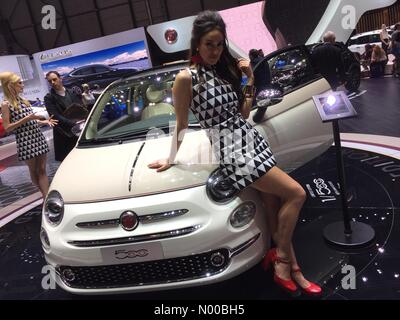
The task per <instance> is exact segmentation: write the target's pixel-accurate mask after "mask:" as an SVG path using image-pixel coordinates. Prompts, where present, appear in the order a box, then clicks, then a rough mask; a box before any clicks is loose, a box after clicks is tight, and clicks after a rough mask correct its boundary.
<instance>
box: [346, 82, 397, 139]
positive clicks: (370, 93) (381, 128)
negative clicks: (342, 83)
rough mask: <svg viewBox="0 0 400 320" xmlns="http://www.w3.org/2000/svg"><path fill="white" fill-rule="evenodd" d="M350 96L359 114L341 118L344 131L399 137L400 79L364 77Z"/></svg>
mask: <svg viewBox="0 0 400 320" xmlns="http://www.w3.org/2000/svg"><path fill="white" fill-rule="evenodd" d="M339 90H343V88H342V87H339ZM350 98H351V96H350ZM351 99H352V100H351V102H352V103H353V105H354V108H355V109H356V111H357V113H358V116H357V118H353V119H347V120H343V121H341V123H340V131H341V132H351V133H364V134H376V135H383V136H392V137H400V125H399V119H400V79H396V78H393V77H385V78H374V79H366V80H363V81H362V82H361V85H360V89H359V91H358V92H357V93H356V94H355V95H354V97H353V98H351Z"/></svg>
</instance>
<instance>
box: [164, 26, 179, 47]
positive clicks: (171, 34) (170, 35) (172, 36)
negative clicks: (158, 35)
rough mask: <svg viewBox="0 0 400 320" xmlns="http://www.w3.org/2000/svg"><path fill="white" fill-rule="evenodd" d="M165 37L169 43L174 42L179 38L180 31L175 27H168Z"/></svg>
mask: <svg viewBox="0 0 400 320" xmlns="http://www.w3.org/2000/svg"><path fill="white" fill-rule="evenodd" d="M164 37H165V40H167V43H168V44H174V43H175V42H176V41H177V40H178V32H176V30H175V29H168V30H167V31H165V33H164Z"/></svg>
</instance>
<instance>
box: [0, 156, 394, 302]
mask: <svg viewBox="0 0 400 320" xmlns="http://www.w3.org/2000/svg"><path fill="white" fill-rule="evenodd" d="M343 156H344V161H345V165H346V174H347V185H348V199H349V207H350V213H351V215H352V217H353V218H355V219H357V220H358V221H361V222H365V223H367V224H369V225H371V226H372V227H373V228H374V230H375V232H376V240H375V241H374V243H373V244H372V245H371V246H369V247H367V248H363V249H357V250H353V251H351V252H344V251H341V250H338V249H336V248H332V247H330V246H329V245H327V244H326V243H325V241H324V240H323V237H322V232H323V229H324V227H325V226H326V225H328V224H329V223H331V222H333V221H338V220H341V210H340V201H339V198H338V194H337V186H338V183H337V181H338V180H337V176H336V163H335V153H334V148H331V149H329V150H328V151H327V152H326V153H325V154H323V155H322V156H321V157H319V158H317V159H315V160H314V161H312V162H310V163H308V164H307V165H306V166H304V167H302V168H299V169H298V170H296V171H295V172H294V173H293V176H294V177H295V178H296V179H297V180H298V181H300V182H301V184H302V185H303V187H304V188H305V189H306V190H307V191H308V199H307V202H306V204H305V206H304V208H303V210H302V212H301V217H300V219H299V223H298V226H297V228H296V231H295V235H294V245H295V249H296V251H297V254H298V257H299V260H300V263H301V265H302V267H303V270H304V272H305V274H306V275H307V276H308V277H309V278H310V279H311V280H313V281H316V282H318V283H320V284H321V285H322V286H323V289H324V294H323V296H322V297H320V298H319V299H325V300H333V299H338V300H343V299H374V300H375V299H400V221H399V217H400V179H399V178H400V161H398V160H395V159H391V158H387V157H384V156H382V155H376V154H374V153H371V152H366V151H359V150H354V149H348V148H344V149H343ZM391 161H393V162H392V163H391V165H392V167H389V165H383V164H384V163H386V162H391ZM379 164H381V165H379ZM396 168H397V169H396ZM40 219H41V217H40V210H39V208H35V209H33V210H31V211H30V212H28V213H26V214H25V215H23V216H21V217H19V218H17V219H16V220H14V221H12V222H10V223H9V224H7V225H6V226H5V227H3V228H2V229H0V299H94V298H95V299H103V298H107V299H134V300H141V299H146V300H147V299H152V300H153V299H156V300H169V299H179V300H185V299H191V300H204V299H207V300H210V299H211V300H213V299H218V300H219V299H241V300H247V299H256V300H260V299H261V300H274V299H310V298H309V297H306V296H303V295H300V296H298V297H289V296H288V295H287V294H286V293H284V292H282V291H280V290H279V288H277V287H276V286H275V284H274V283H273V281H272V277H271V274H269V273H265V272H263V270H262V269H261V267H260V265H257V266H255V267H254V268H252V269H251V270H249V271H248V272H245V273H243V274H242V275H240V276H238V277H236V278H234V279H231V280H228V281H225V282H222V283H218V284H215V285H209V286H203V287H195V288H189V289H181V290H170V291H161V292H152V293H140V294H128V295H113V296H77V295H71V294H69V293H67V292H64V291H63V290H61V289H59V288H58V287H57V288H56V289H54V290H52V289H48V290H44V289H43V288H42V279H43V277H44V274H42V273H41V271H42V268H43V267H44V266H45V260H44V258H43V254H42V250H41V244H40V240H39V230H40ZM345 265H348V266H353V267H354V271H355V274H354V275H355V278H353V279H355V281H354V282H352V280H351V276H352V274H351V273H349V271H346V272H344V271H345V270H344V269H342V267H343V266H345ZM342 270H343V272H344V273H342ZM346 276H348V277H347V278H345V277H346ZM342 280H343V282H344V285H345V286H346V285H347V286H349V285H350V288H349V289H347V290H345V289H344V288H343V287H342ZM313 299H315V298H313Z"/></svg>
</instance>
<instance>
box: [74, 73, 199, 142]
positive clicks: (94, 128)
mask: <svg viewBox="0 0 400 320" xmlns="http://www.w3.org/2000/svg"><path fill="white" fill-rule="evenodd" d="M182 69H183V67H181V68H178V67H174V68H172V67H165V68H162V69H157V70H153V71H148V72H144V73H141V74H140V75H137V76H134V77H132V78H129V79H127V80H120V81H118V82H117V83H114V84H112V85H111V86H110V87H108V88H107V89H106V91H105V92H104V93H103V95H102V96H101V97H100V100H99V101H98V103H97V104H96V106H95V110H94V111H93V112H92V113H91V115H90V118H89V119H88V120H87V125H86V126H85V131H84V132H83V134H82V137H81V139H80V143H81V144H87V143H95V142H96V143H97V142H113V141H120V140H121V139H135V138H137V139H142V138H145V137H146V136H147V134H148V133H149V131H150V130H152V131H151V132H160V130H163V131H164V132H165V133H168V132H169V131H170V130H169V129H170V127H171V128H173V126H174V122H175V121H176V116H175V110H174V106H173V102H172V87H173V84H174V80H175V77H176V75H177V74H178V72H179V71H180V70H182ZM189 125H190V126H191V127H193V126H195V127H196V126H198V125H197V120H196V118H195V117H194V115H193V114H192V113H191V112H189Z"/></svg>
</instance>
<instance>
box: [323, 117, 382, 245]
mask: <svg viewBox="0 0 400 320" xmlns="http://www.w3.org/2000/svg"><path fill="white" fill-rule="evenodd" d="M338 121H339V120H337V119H335V120H333V121H332V126H333V135H334V139H335V149H336V164H337V169H338V176H339V185H340V198H341V202H342V212H343V222H334V223H331V224H329V225H328V226H326V227H325V229H324V233H323V234H324V238H325V240H326V241H327V242H328V243H329V244H331V245H335V246H341V247H345V248H354V247H362V246H368V245H369V244H370V243H371V242H372V241H373V240H374V239H375V231H374V229H372V227H371V226H369V225H367V224H365V223H362V222H358V221H351V222H350V216H349V212H348V205H347V192H346V178H345V172H344V165H343V157H342V146H341V143H340V131H339V122H338Z"/></svg>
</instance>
